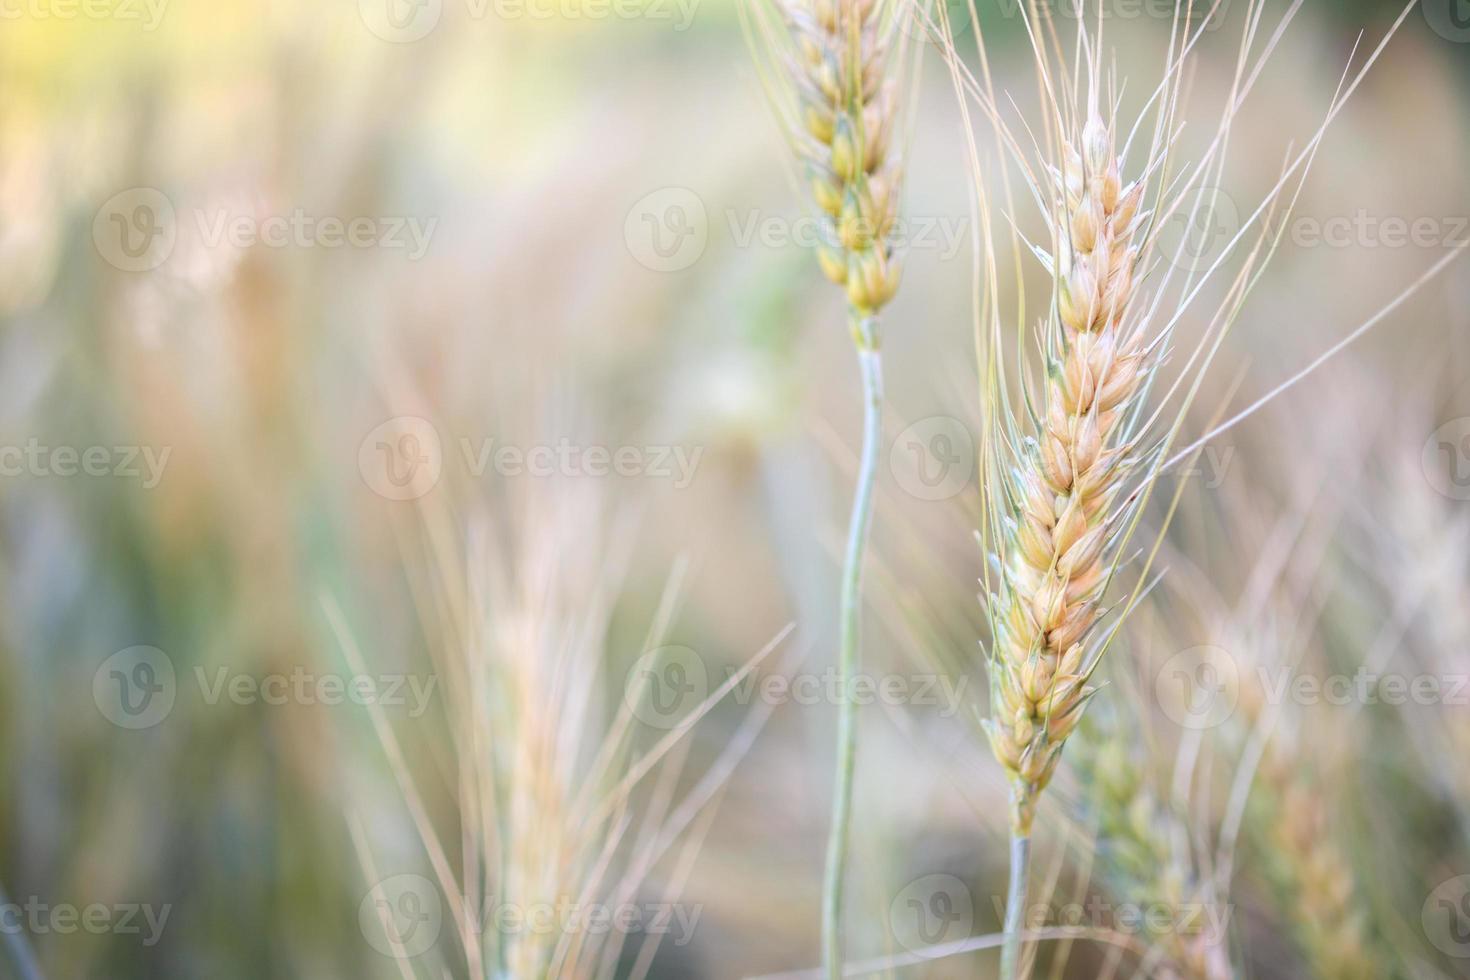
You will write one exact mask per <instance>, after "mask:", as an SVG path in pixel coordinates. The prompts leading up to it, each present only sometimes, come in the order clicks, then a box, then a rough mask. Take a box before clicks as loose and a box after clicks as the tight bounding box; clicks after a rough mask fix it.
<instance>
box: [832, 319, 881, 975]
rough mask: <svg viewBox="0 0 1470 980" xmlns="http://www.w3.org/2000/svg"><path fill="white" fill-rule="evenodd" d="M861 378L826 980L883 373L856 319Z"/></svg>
mask: <svg viewBox="0 0 1470 980" xmlns="http://www.w3.org/2000/svg"><path fill="white" fill-rule="evenodd" d="M853 334H854V338H855V339H856V340H857V345H858V351H857V353H858V365H859V367H860V368H861V370H862V378H863V450H862V458H861V460H860V462H859V464H858V474H857V486H856V489H855V490H854V493H853V500H852V517H851V520H850V521H849V523H848V529H847V553H846V558H845V559H844V561H843V566H842V609H841V617H842V621H841V637H840V648H839V651H838V660H837V671H838V678H839V681H840V684H841V688H840V689H841V691H842V700H841V701H840V702H839V703H838V706H837V759H836V770H837V771H836V781H835V787H834V789H833V792H832V831H831V835H830V836H829V837H828V838H827V868H826V876H825V879H824V883H823V888H822V965H823V968H824V972H825V973H826V975H827V978H828V980H840V978H841V977H842V893H843V888H844V886H845V884H846V878H847V869H846V860H847V848H848V838H849V836H850V825H851V820H852V780H853V768H854V764H855V763H856V760H857V716H856V710H857V705H856V703H855V702H854V699H853V697H852V690H851V688H852V684H853V679H854V678H855V677H856V676H857V669H858V662H859V646H860V641H861V636H862V597H863V557H864V555H865V554H866V552H867V544H868V528H869V527H870V525H871V524H872V517H873V480H874V477H875V476H876V474H877V469H878V443H879V441H880V439H881V436H882V432H881V428H882V411H883V372H882V366H881V363H880V361H879V355H878V345H877V324H876V323H875V322H874V321H873V319H872V318H871V317H863V318H860V319H856V320H855V322H854V330H853Z"/></svg>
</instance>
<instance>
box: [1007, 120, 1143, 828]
mask: <svg viewBox="0 0 1470 980" xmlns="http://www.w3.org/2000/svg"><path fill="white" fill-rule="evenodd" d="M1080 144H1081V145H1080V148H1074V147H1072V146H1069V147H1068V148H1067V150H1066V154H1067V155H1066V164H1065V169H1064V171H1063V172H1062V173H1061V174H1059V175H1057V176H1058V179H1057V182H1056V185H1057V186H1056V195H1057V200H1056V214H1057V217H1058V219H1059V220H1060V221H1061V222H1062V225H1061V229H1060V233H1059V234H1058V236H1057V240H1058V241H1059V242H1063V243H1067V242H1070V247H1069V248H1066V249H1065V250H1061V249H1059V250H1058V251H1059V252H1060V253H1061V254H1059V255H1057V256H1056V257H1055V258H1054V259H1053V260H1052V261H1053V269H1054V272H1055V275H1056V277H1057V301H1056V305H1055V315H1054V321H1053V322H1054V330H1053V333H1054V335H1055V338H1056V341H1057V344H1056V347H1055V350H1056V354H1057V358H1056V359H1055V360H1054V361H1053V362H1052V364H1051V366H1050V367H1049V370H1048V372H1047V378H1046V382H1045V386H1044V395H1043V399H1044V402H1043V405H1044V417H1043V419H1042V420H1041V425H1040V428H1039V431H1038V432H1037V434H1036V438H1035V439H1033V440H1031V441H1030V443H1029V446H1028V447H1027V449H1026V450H1025V451H1024V452H1023V453H1022V455H1021V458H1020V463H1021V465H1020V466H1018V467H1017V468H1016V469H1015V471H1014V473H1013V486H1012V487H1011V490H1012V492H1013V494H1014V499H1015V502H1016V504H1017V509H1016V512H1015V514H1014V518H1013V520H1012V521H1011V531H1012V533H1011V535H1010V541H1009V549H1008V550H1009V553H1008V555H1007V559H1006V564H1005V570H1004V572H1005V573H1004V575H1003V576H1002V578H1001V579H1000V594H999V596H998V597H997V599H998V602H997V605H996V609H997V610H998V612H999V615H998V616H997V617H996V625H997V627H998V630H999V632H998V634H997V636H996V638H995V663H996V665H997V667H998V668H999V669H998V670H997V671H996V672H995V681H994V683H993V684H992V685H991V709H992V715H991V719H992V720H991V721H990V723H989V724H988V726H987V730H988V733H989V735H990V744H991V748H992V749H993V750H994V752H995V757H996V758H997V759H998V760H1000V763H1001V765H1003V766H1004V767H1005V768H1006V770H1007V772H1008V773H1009V774H1010V778H1011V785H1012V806H1011V826H1012V830H1013V831H1014V832H1015V833H1016V835H1017V836H1019V837H1023V838H1024V837H1027V836H1029V835H1030V833H1031V824H1032V821H1033V820H1034V818H1035V813H1036V798H1037V795H1038V794H1039V793H1040V792H1041V791H1042V790H1043V789H1044V788H1045V787H1046V785H1047V783H1048V782H1049V781H1050V780H1051V777H1052V774H1053V773H1054V772H1055V771H1056V767H1057V763H1058V761H1059V760H1060V758H1061V752H1062V746H1063V744H1064V743H1065V742H1066V739H1067V736H1068V735H1070V734H1071V733H1072V730H1073V729H1074V728H1076V727H1077V723H1078V721H1079V720H1081V718H1082V711H1083V709H1084V707H1085V706H1086V704H1087V701H1088V699H1089V698H1091V697H1092V695H1093V693H1094V688H1093V687H1091V686H1090V685H1089V684H1088V683H1087V679H1088V676H1089V674H1090V670H1089V669H1088V663H1087V658H1086V657H1085V655H1084V651H1085V650H1086V649H1087V641H1088V639H1089V638H1090V635H1091V634H1092V632H1093V630H1094V627H1095V626H1096V624H1097V622H1098V618H1099V616H1100V608H1099V604H1100V602H1101V600H1102V594H1103V591H1104V587H1105V586H1106V584H1107V579H1108V570H1109V568H1110V567H1111V564H1110V562H1109V561H1108V559H1107V556H1106V554H1105V553H1106V551H1107V545H1108V543H1109V538H1110V535H1111V533H1112V532H1113V531H1114V530H1116V528H1115V527H1114V526H1113V524H1112V523H1111V522H1110V521H1109V517H1110V516H1111V515H1112V512H1113V511H1112V508H1111V507H1110V504H1112V503H1113V502H1114V501H1115V499H1116V498H1117V496H1118V491H1119V489H1120V488H1121V486H1122V483H1123V480H1124V479H1125V477H1126V474H1127V470H1128V466H1127V461H1126V456H1127V453H1128V450H1129V445H1128V440H1127V439H1126V438H1122V437H1121V430H1122V427H1121V424H1120V423H1121V421H1122V420H1123V418H1124V417H1125V416H1126V414H1127V413H1128V411H1129V409H1130V408H1131V407H1132V406H1133V403H1134V401H1135V399H1136V398H1137V396H1138V394H1139V391H1140V387H1141V383H1142V380H1143V378H1144V377H1145V376H1146V373H1147V369H1148V367H1149V365H1148V364H1147V363H1145V362H1146V361H1147V360H1148V359H1149V356H1150V355H1149V352H1148V351H1147V350H1146V349H1145V348H1144V346H1143V345H1142V343H1141V341H1140V335H1139V334H1138V333H1137V332H1136V331H1135V332H1133V333H1131V334H1128V333H1125V332H1124V330H1123V326H1122V324H1123V321H1124V318H1125V315H1126V313H1127V311H1128V300H1129V298H1130V297H1131V296H1132V293H1133V271H1134V265H1135V261H1136V258H1137V255H1138V249H1137V248H1136V247H1135V245H1134V235H1135V230H1136V226H1137V221H1138V204H1139V200H1140V198H1141V196H1142V194H1143V185H1142V184H1141V183H1135V184H1133V185H1131V186H1129V187H1127V188H1123V187H1122V186H1121V185H1120V181H1119V176H1118V158H1117V155H1116V153H1115V150H1114V143H1113V137H1112V134H1111V132H1110V130H1109V127H1108V126H1106V125H1105V124H1104V123H1103V121H1102V120H1101V119H1100V118H1099V117H1098V116H1097V115H1096V114H1093V115H1092V117H1091V118H1090V119H1089V120H1088V122H1087V124H1086V126H1085V127H1084V128H1083V131H1082V133H1081V134H1080Z"/></svg>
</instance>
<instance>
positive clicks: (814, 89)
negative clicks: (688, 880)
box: [761, 0, 906, 980]
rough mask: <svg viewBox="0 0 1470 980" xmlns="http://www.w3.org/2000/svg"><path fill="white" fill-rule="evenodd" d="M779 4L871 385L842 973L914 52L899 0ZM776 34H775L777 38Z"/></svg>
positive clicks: (804, 150)
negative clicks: (895, 4)
mask: <svg viewBox="0 0 1470 980" xmlns="http://www.w3.org/2000/svg"><path fill="white" fill-rule="evenodd" d="M779 9H780V13H781V17H782V20H783V21H784V27H785V31H784V34H785V37H786V39H787V40H789V41H790V42H791V43H790V44H789V45H785V48H784V51H783V52H782V54H781V55H780V56H779V58H778V59H777V68H778V74H779V75H780V77H781V79H782V80H784V82H785V85H784V86H782V87H783V88H786V89H787V90H788V91H789V92H790V93H791V94H794V98H788V99H777V100H775V101H776V104H777V106H778V108H780V109H783V110H784V111H785V113H786V117H785V119H784V120H783V121H784V122H785V123H786V129H787V132H788V135H789V137H790V138H791V140H792V142H793V144H794V146H795V148H796V151H797V154H798V156H800V157H801V159H802V160H803V161H804V164H805V167H806V175H807V183H808V185H809V187H810V189H811V195H812V198H813V200H814V201H815V202H816V205H817V207H818V209H819V210H820V211H821V213H822V215H823V219H824V220H823V229H824V235H823V243H822V245H821V246H820V247H819V248H818V250H817V259H818V261H819V263H820V264H821V267H822V271H823V272H824V273H825V274H826V276H827V278H828V279H831V280H832V281H833V282H834V283H837V284H838V285H841V286H843V287H844V289H845V291H846V296H847V312H848V327H849V330H850V331H851V334H852V339H853V342H854V344H855V345H856V347H857V355H858V365H859V369H860V371H861V374H862V381H863V447H862V456H861V459H860V462H859V466H858V475H857V482H856V487H855V490H854V493H853V504H852V514H851V518H850V520H849V524H848V535H847V546H846V551H845V556H844V561H843V569H842V597H841V603H840V610H839V614H840V630H841V634H840V638H839V644H840V646H839V650H838V673H839V679H840V684H841V689H842V691H843V692H844V695H843V697H842V699H841V701H840V703H839V705H838V720H837V751H836V762H835V780H834V782H835V785H834V789H833V795H832V816H831V831H830V834H829V836H828V840H827V855H826V869H825V874H824V879H823V888H822V962H823V967H824V969H825V971H826V974H827V976H828V977H829V978H830V980H838V978H840V977H841V975H842V899H843V891H844V886H845V881H846V858H847V850H848V839H849V834H850V821H851V813H852V785H853V773H854V768H855V765H856V759H857V717H856V703H855V700H854V699H853V697H852V696H851V692H850V687H851V685H852V683H853V680H854V678H855V677H856V674H857V668H858V660H859V645H860V638H861V616H862V566H863V557H864V555H865V553H866V550H867V538H868V529H869V525H870V523H871V521H872V502H873V480H874V476H875V474H876V472H877V465H878V447H879V441H880V438H881V431H882V428H881V427H882V405H883V380H882V378H883V374H882V366H881V361H880V358H879V336H878V311H879V310H881V309H882V308H883V307H884V305H886V304H887V303H888V301H889V300H890V299H892V298H893V294H894V292H895V291H896V290H897V289H898V282H899V276H900V266H899V262H898V259H897V257H896V256H895V255H894V250H893V243H892V241H891V233H892V230H893V226H894V221H895V219H896V216H897V213H898V185H899V180H900V172H901V167H900V166H899V163H898V161H897V159H896V158H895V155H894V154H891V153H890V144H891V142H892V140H893V137H894V130H895V118H896V115H897V111H896V110H897V96H896V91H897V84H896V80H895V79H896V78H897V77H898V76H899V75H900V74H902V66H903V63H904V60H905V59H904V56H903V54H904V51H905V50H906V49H905V46H904V45H903V44H902V43H895V38H896V37H901V35H899V34H897V32H896V30H895V29H896V26H897V25H896V21H895V20H894V16H893V8H892V7H891V6H889V5H886V4H884V3H883V2H881V0H811V2H810V3H805V4H798V3H783V4H781V6H780V8H779ZM761 26H762V27H768V26H769V25H766V24H764V23H762V24H761ZM773 33H774V32H772V31H770V30H767V31H766V35H767V40H768V41H769V40H771V35H772V34H773ZM894 48H897V52H896V53H895V52H894V51H893V49H894ZM771 87H772V86H768V88H771Z"/></svg>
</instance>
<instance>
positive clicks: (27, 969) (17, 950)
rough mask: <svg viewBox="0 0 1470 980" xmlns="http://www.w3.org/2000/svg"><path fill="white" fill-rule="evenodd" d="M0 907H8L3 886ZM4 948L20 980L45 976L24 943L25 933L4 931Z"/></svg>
mask: <svg viewBox="0 0 1470 980" xmlns="http://www.w3.org/2000/svg"><path fill="white" fill-rule="evenodd" d="M0 905H5V906H9V905H10V896H9V895H7V894H6V892H5V888H4V887H3V886H0ZM5 947H6V951H7V952H9V954H10V965H11V966H12V967H13V968H14V970H15V975H16V976H17V977H19V978H20V980H43V977H44V976H45V975H44V974H43V973H42V972H41V965H40V964H39V963H37V962H36V954H35V953H34V952H33V951H32V950H31V944H30V943H28V942H26V937H25V933H23V932H22V931H21V930H19V929H6V930H5Z"/></svg>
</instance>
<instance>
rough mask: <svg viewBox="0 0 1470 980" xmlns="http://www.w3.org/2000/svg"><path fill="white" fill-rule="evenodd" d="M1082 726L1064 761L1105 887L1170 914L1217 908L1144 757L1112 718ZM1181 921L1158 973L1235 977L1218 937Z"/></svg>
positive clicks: (1193, 979) (1202, 978)
mask: <svg viewBox="0 0 1470 980" xmlns="http://www.w3.org/2000/svg"><path fill="white" fill-rule="evenodd" d="M1083 727H1084V729H1085V732H1084V737H1082V738H1080V739H1079V740H1078V744H1077V746H1076V747H1075V749H1074V750H1073V753H1072V755H1071V756H1069V759H1070V765H1071V767H1072V769H1073V770H1074V771H1075V772H1076V774H1077V777H1078V780H1079V782H1080V783H1081V786H1082V789H1083V791H1084V803H1083V806H1084V809H1086V810H1087V811H1089V812H1090V813H1091V815H1092V816H1093V822H1094V823H1095V824H1096V827H1097V851H1098V867H1099V869H1100V870H1101V871H1102V875H1103V878H1104V881H1105V883H1106V884H1107V886H1108V887H1109V888H1110V889H1111V890H1112V892H1113V893H1114V894H1115V895H1117V896H1119V897H1120V898H1122V899H1124V900H1126V901H1129V902H1135V903H1138V904H1141V905H1151V904H1154V903H1160V902H1162V903H1164V904H1165V905H1167V906H1168V907H1169V908H1170V909H1173V910H1175V911H1176V912H1179V911H1182V910H1185V909H1192V908H1198V909H1204V908H1214V909H1216V910H1219V908H1220V905H1221V902H1220V899H1219V898H1218V897H1217V896H1216V895H1215V894H1214V893H1213V891H1212V889H1211V888H1210V886H1209V884H1208V876H1207V875H1206V874H1204V873H1203V872H1202V870H1201V869H1200V867H1199V861H1198V859H1197V856H1196V855H1195V853H1194V852H1193V851H1192V850H1191V848H1190V846H1189V842H1190V841H1191V839H1192V835H1191V833H1190V831H1189V828H1188V826H1187V825H1186V824H1185V821H1184V819H1183V816H1182V814H1181V813H1180V812H1179V810H1178V809H1177V808H1175V807H1173V806H1170V805H1169V804H1168V803H1166V802H1165V801H1164V799H1163V798H1162V797H1161V795H1160V793H1159V792H1158V790H1157V789H1156V787H1155V785H1154V781H1153V779H1152V778H1151V773H1150V770H1149V768H1148V766H1147V764H1146V763H1147V761H1148V760H1147V758H1146V757H1145V756H1144V754H1143V753H1142V752H1141V751H1139V750H1138V749H1137V747H1136V746H1133V745H1131V744H1129V743H1128V742H1126V741H1125V738H1126V736H1125V734H1124V732H1123V731H1121V730H1120V729H1119V728H1118V727H1117V726H1116V725H1115V724H1113V723H1112V722H1111V720H1109V722H1107V723H1104V724H1094V723H1093V722H1092V721H1089V722H1087V723H1086V724H1084V726H1083ZM1181 926H1182V928H1180V929H1178V930H1171V931H1170V932H1169V934H1168V935H1167V936H1166V937H1164V942H1163V950H1162V951H1163V953H1164V954H1165V955H1167V957H1168V960H1169V964H1170V969H1168V970H1166V971H1161V972H1162V975H1165V976H1170V977H1184V978H1188V980H1227V978H1229V977H1232V976H1234V972H1233V971H1232V969H1231V965H1230V958H1229V954H1228V951H1227V949H1226V947H1225V944H1224V942H1223V941H1222V940H1223V937H1220V936H1210V935H1208V934H1206V933H1204V931H1203V929H1202V928H1201V923H1199V922H1197V921H1194V922H1189V923H1183V922H1181Z"/></svg>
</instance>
